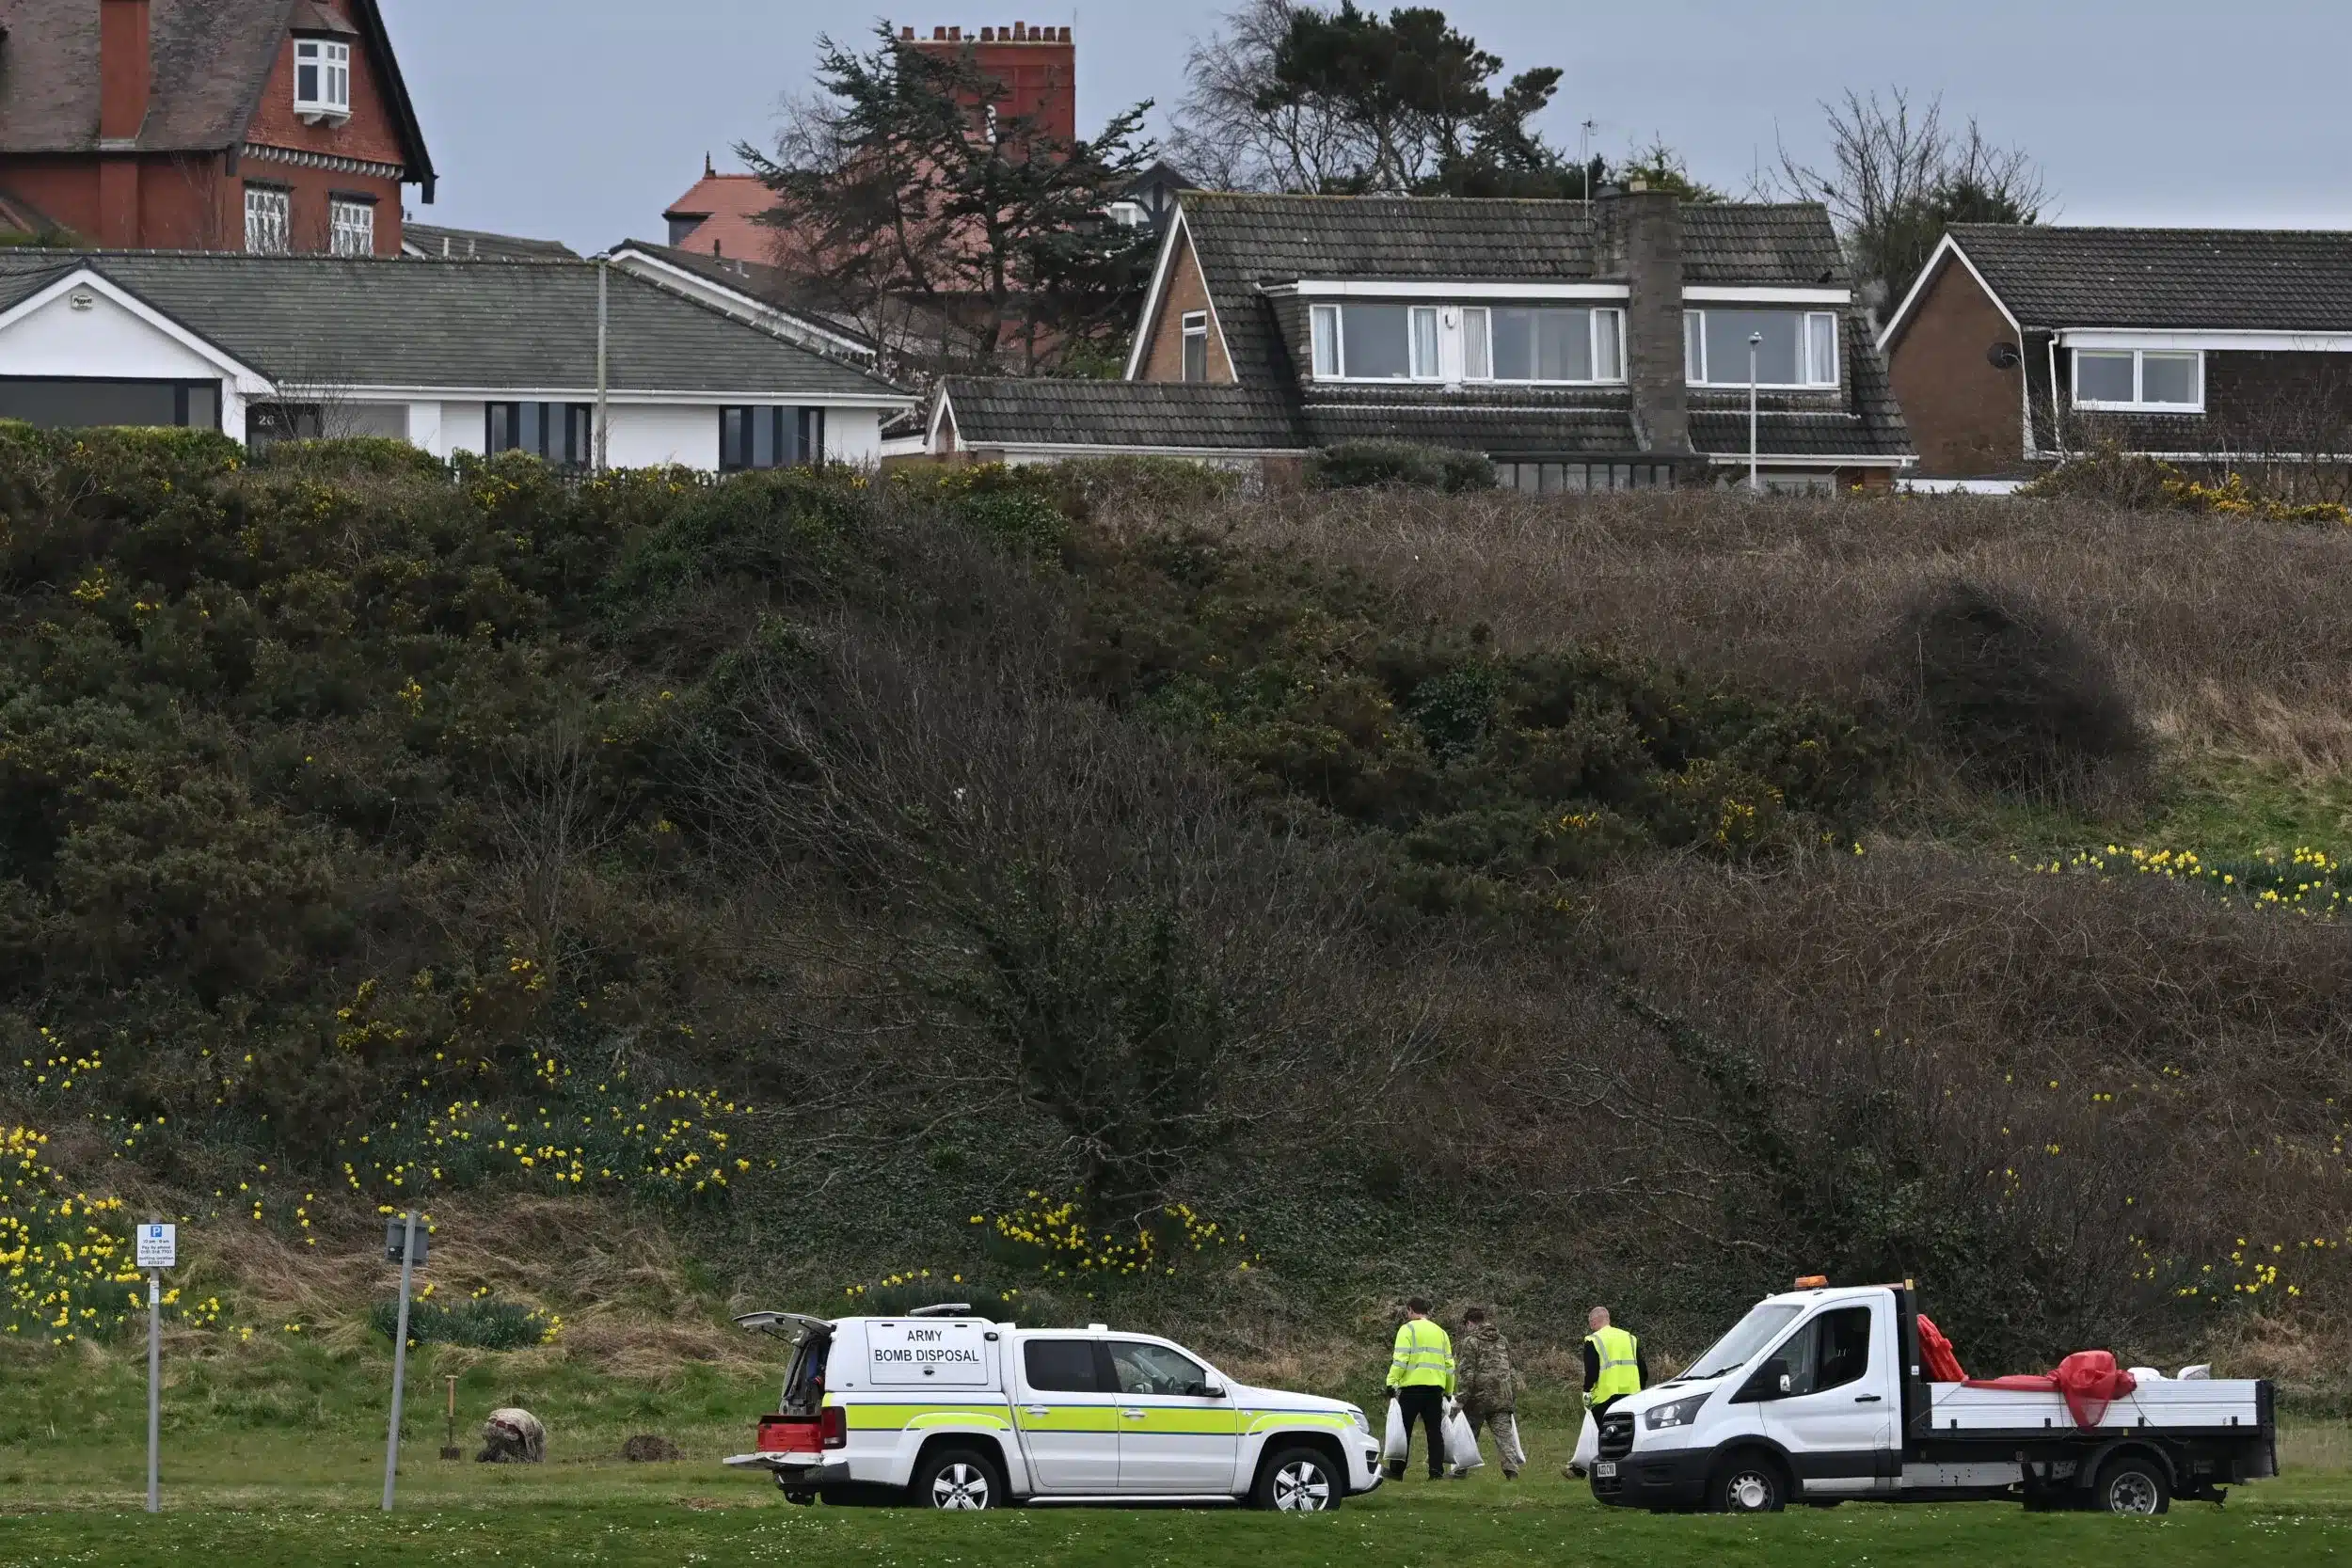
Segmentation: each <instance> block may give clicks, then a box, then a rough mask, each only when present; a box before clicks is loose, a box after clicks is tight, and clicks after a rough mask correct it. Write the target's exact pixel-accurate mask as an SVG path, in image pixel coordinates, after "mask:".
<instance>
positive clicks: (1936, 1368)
mask: <svg viewBox="0 0 2352 1568" xmlns="http://www.w3.org/2000/svg"><path fill="white" fill-rule="evenodd" d="M1919 1359H1920V1360H1921V1361H1922V1362H1923V1363H1925V1364H1926V1366H1927V1370H1928V1381H1929V1382H1930V1383H1965V1382H1967V1381H1968V1374H1967V1373H1966V1372H1963V1371H1962V1370H1960V1357H1959V1356H1958V1355H1956V1354H1953V1352H1952V1342H1951V1341H1950V1340H1949V1339H1947V1338H1944V1331H1943V1330H1942V1329H1940V1328H1938V1327H1936V1326H1935V1320H1934V1319H1933V1318H1931V1317H1929V1316H1928V1315H1927V1314H1926V1313H1925V1312H1922V1313H1920V1314H1919Z"/></svg>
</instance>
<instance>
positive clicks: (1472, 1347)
mask: <svg viewBox="0 0 2352 1568" xmlns="http://www.w3.org/2000/svg"><path fill="white" fill-rule="evenodd" d="M1454 1376H1455V1380H1456V1386H1457V1387H1458V1388H1459V1389H1460V1392H1461V1401H1462V1416H1463V1418H1464V1419H1466V1420H1468V1421H1469V1422H1470V1435H1471V1436H1473V1437H1475V1436H1476V1435H1477V1434H1478V1432H1479V1429H1481V1428H1482V1427H1483V1428H1485V1429H1486V1431H1488V1432H1490V1433H1493V1434H1494V1440H1495V1457H1496V1458H1498V1459H1500V1460H1502V1479H1503V1480H1505V1481H1514V1480H1517V1479H1518V1473H1519V1467H1520V1466H1521V1465H1525V1464H1526V1463H1527V1455H1526V1453H1525V1452H1523V1451H1522V1450H1521V1449H1520V1448H1519V1422H1518V1402H1519V1394H1518V1389H1519V1376H1518V1372H1516V1371H1514V1370H1512V1367H1511V1347H1510V1345H1509V1344H1507V1343H1506V1342H1504V1340H1503V1338H1502V1327H1501V1326H1500V1325H1499V1324H1497V1323H1496V1322H1495V1321H1494V1314H1493V1313H1491V1312H1489V1311H1487V1310H1486V1308H1485V1307H1471V1308H1470V1310H1469V1311H1467V1312H1465V1313H1463V1314H1462V1334H1461V1338H1458V1339H1456V1340H1454Z"/></svg>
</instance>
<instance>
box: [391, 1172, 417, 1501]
mask: <svg viewBox="0 0 2352 1568" xmlns="http://www.w3.org/2000/svg"><path fill="white" fill-rule="evenodd" d="M384 1256H385V1258H386V1259H388V1260H390V1261H395V1262H398V1263H399V1264H400V1324H399V1327H398V1328H397V1330H396V1331H395V1332H394V1333H393V1335H392V1427H391V1431H390V1433H388V1434H387V1435H386V1437H385V1439H384V1512H385V1513H390V1512H391V1511H392V1486H393V1483H394V1481H397V1480H398V1479H399V1476H400V1401H401V1395H402V1393H403V1391H404V1388H405V1384H406V1383H407V1379H408V1287H409V1283H410V1281H411V1280H412V1279H413V1278H414V1277H415V1273H416V1267H417V1265H418V1264H419V1263H421V1262H423V1261H424V1259H425V1239H424V1232H423V1231H421V1230H419V1229H418V1228H417V1212H416V1211H415V1210H413V1209H411V1210H410V1211H408V1212H406V1213H405V1214H403V1215H401V1216H400V1218H398V1219H396V1220H394V1221H392V1222H391V1223H390V1224H389V1225H388V1226H386V1227H384Z"/></svg>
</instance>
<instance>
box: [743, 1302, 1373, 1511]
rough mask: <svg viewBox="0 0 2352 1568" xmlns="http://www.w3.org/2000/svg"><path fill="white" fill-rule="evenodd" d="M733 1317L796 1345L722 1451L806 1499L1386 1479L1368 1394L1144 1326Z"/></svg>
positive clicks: (1172, 1489) (1045, 1496)
mask: <svg viewBox="0 0 2352 1568" xmlns="http://www.w3.org/2000/svg"><path fill="white" fill-rule="evenodd" d="M736 1322H737V1323H740V1324H742V1325H743V1326H744V1327H746V1328H750V1329H755V1330H759V1331H761V1332H764V1333H771V1334H775V1335H779V1336H782V1337H784V1338H790V1339H792V1340H794V1341H795V1342H796V1348H795V1349H794V1352H793V1355H792V1363H791V1366H790V1369H789V1370H787V1372H786V1374H785V1380H784V1394H783V1398H782V1400H781V1402H780V1408H779V1409H778V1411H777V1413H776V1414H774V1415H772V1416H768V1417H765V1418H762V1419H761V1421H760V1423H759V1437H758V1446H757V1448H756V1449H755V1450H754V1451H753V1452H750V1453H742V1454H737V1455H735V1456H734V1457H733V1458H731V1459H729V1460H728V1461H727V1463H728V1464H729V1465H736V1466H738V1467H740V1468H756V1469H764V1470H767V1471H769V1472H771V1474H773V1475H774V1477H775V1479H776V1484H777V1485H779V1486H781V1487H782V1488H784V1493H785V1496H786V1497H788V1498H790V1499H791V1500H792V1501H794V1502H818V1501H823V1502H865V1501H877V1502H881V1501H906V1502H912V1503H914V1505H916V1506H917V1507H923V1508H948V1509H983V1508H1002V1507H1006V1506H1008V1505H1010V1504H1014V1503H1077V1502H1094V1503H1101V1502H1159V1503H1168V1502H1194V1503H1233V1502H1250V1503H1255V1504H1256V1505H1258V1506H1259V1507H1261V1508H1271V1509H1279V1510H1282V1511H1284V1512H1291V1513H1320V1512H1323V1511H1325V1510H1327V1509H1333V1508H1337V1507H1339V1506H1340V1504H1341V1502H1342V1501H1343V1500H1344V1499H1345V1498H1346V1497H1349V1496H1350V1495H1351V1494H1358V1493H1364V1492H1369V1491H1372V1490H1373V1489H1374V1488H1375V1487H1376V1486H1378V1485H1379V1484H1380V1479H1381V1478H1380V1440H1379V1439H1378V1438H1377V1437H1375V1435H1374V1434H1373V1431H1372V1425H1371V1423H1370V1422H1369V1421H1368V1420H1367V1419H1366V1418H1365V1417H1364V1413H1363V1411H1362V1410H1361V1409H1360V1408H1359V1407H1358V1406H1356V1405H1352V1404H1348V1403H1346V1402H1343V1401H1340V1400H1330V1399H1319V1398H1317V1397H1315V1396H1314V1395H1311V1394H1289V1393H1283V1392H1281V1391H1280V1390H1279V1389H1273V1388H1252V1387H1248V1386H1245V1385H1243V1384H1239V1383H1236V1382H1234V1381H1233V1380H1232V1378H1229V1377H1227V1376H1225V1375H1224V1374H1223V1373H1221V1372H1219V1371H1218V1370H1216V1368H1214V1367H1212V1366H1210V1365H1209V1364H1208V1363H1207V1362H1206V1361H1203V1360H1202V1359H1200V1357H1199V1356H1197V1355H1195V1354H1192V1353H1191V1352H1190V1351H1188V1350H1185V1349H1184V1347H1183V1346H1181V1345H1178V1344H1175V1343H1173V1342H1172V1341H1170V1340H1167V1339H1161V1338H1154V1337H1152V1336H1151V1335H1148V1334H1115V1333H1113V1332H1111V1330H1110V1329H1109V1328H1107V1327H1105V1326H1104V1324H1102V1323H1093V1324H1089V1326H1088V1327H1086V1328H1083V1329H1035V1328H1017V1327H1015V1326H1013V1325H1012V1324H1010V1323H991V1322H990V1321H988V1320H987V1319H986V1318H983V1317H979V1316H977V1315H976V1314H974V1313H973V1312H972V1310H971V1309H970V1308H969V1307H930V1308H925V1309H924V1310H922V1311H919V1312H915V1313H913V1314H910V1315H909V1316H906V1317H903V1318H842V1319H838V1320H835V1321H833V1322H828V1321H826V1320H824V1319H822V1318H808V1317H801V1316H798V1315H796V1314H793V1313H789V1312H754V1313H750V1314H748V1315H746V1316H744V1317H740V1318H738V1319H737V1320H736Z"/></svg>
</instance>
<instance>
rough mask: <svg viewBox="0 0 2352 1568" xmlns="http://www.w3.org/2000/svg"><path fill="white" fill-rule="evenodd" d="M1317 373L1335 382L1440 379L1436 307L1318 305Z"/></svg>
mask: <svg viewBox="0 0 2352 1568" xmlns="http://www.w3.org/2000/svg"><path fill="white" fill-rule="evenodd" d="M1311 335H1312V339H1313V343H1312V348H1311V352H1312V354H1313V356H1314V373H1315V375H1316V376H1317V377H1318V378H1320V379H1323V380H1331V381H1436V380H1438V378H1439V372H1438V309H1437V307H1435V306H1431V305H1358V304H1355V303H1353V302H1350V303H1349V304H1347V305H1345V306H1339V305H1318V306H1316V307H1314V310H1313V319H1312V323H1311Z"/></svg>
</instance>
